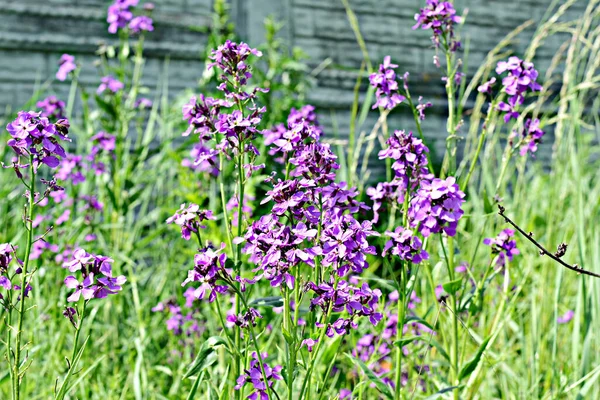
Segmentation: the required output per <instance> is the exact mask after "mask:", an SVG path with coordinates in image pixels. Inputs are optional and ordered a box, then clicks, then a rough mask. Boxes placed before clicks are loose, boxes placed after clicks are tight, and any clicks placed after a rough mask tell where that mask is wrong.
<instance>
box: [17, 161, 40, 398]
mask: <svg viewBox="0 0 600 400" xmlns="http://www.w3.org/2000/svg"><path fill="white" fill-rule="evenodd" d="M29 171H30V175H31V177H30V178H31V181H30V183H29V207H28V208H27V217H26V221H25V224H27V246H26V248H25V261H24V265H23V272H21V274H22V275H21V295H20V296H21V299H20V303H19V322H18V325H17V335H16V343H15V346H16V347H15V362H14V364H13V392H14V393H13V398H14V399H15V400H19V399H20V398H21V377H20V376H19V375H20V372H19V364H20V363H21V338H22V336H23V321H24V319H25V292H26V288H27V273H28V268H29V256H30V254H31V246H32V245H33V218H34V215H33V207H34V205H35V175H36V174H35V167H34V163H33V155H30V156H29Z"/></svg>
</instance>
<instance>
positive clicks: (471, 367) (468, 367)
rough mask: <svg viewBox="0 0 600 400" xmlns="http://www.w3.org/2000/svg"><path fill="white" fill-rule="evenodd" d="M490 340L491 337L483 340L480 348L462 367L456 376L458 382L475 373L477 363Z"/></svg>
mask: <svg viewBox="0 0 600 400" xmlns="http://www.w3.org/2000/svg"><path fill="white" fill-rule="evenodd" d="M491 338H492V337H491V336H489V337H488V338H487V339H485V340H484V341H483V343H481V346H479V349H478V350H477V354H475V357H473V358H472V359H471V360H470V361H469V362H468V363H466V364H465V366H464V367H462V369H461V370H460V373H459V374H458V380H459V381H462V380H463V379H464V378H466V377H467V376H469V375H471V374H472V373H473V371H475V368H477V365H479V362H480V361H481V356H482V355H483V352H484V351H485V348H486V347H487V345H488V343H489V341H490V339H491Z"/></svg>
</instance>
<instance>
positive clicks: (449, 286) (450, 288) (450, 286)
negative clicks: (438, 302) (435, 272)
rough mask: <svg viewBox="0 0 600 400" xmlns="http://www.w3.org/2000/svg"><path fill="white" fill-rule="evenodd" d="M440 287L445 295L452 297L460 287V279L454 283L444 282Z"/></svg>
mask: <svg viewBox="0 0 600 400" xmlns="http://www.w3.org/2000/svg"><path fill="white" fill-rule="evenodd" d="M442 287H443V288H444V291H445V292H446V293H448V294H449V295H454V294H456V292H458V291H459V290H460V288H461V287H462V278H459V279H457V280H454V281H450V282H446V283H444V284H443V285H442Z"/></svg>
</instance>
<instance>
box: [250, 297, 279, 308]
mask: <svg viewBox="0 0 600 400" xmlns="http://www.w3.org/2000/svg"><path fill="white" fill-rule="evenodd" d="M250 305H251V306H258V307H261V306H262V307H281V306H283V297H281V296H269V297H261V298H259V299H256V300H252V302H251V303H250Z"/></svg>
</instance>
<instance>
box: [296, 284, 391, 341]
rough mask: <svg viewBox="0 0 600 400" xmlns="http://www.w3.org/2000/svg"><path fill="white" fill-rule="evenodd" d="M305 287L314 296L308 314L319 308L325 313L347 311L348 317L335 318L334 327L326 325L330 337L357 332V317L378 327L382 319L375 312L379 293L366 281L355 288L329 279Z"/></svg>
mask: <svg viewBox="0 0 600 400" xmlns="http://www.w3.org/2000/svg"><path fill="white" fill-rule="evenodd" d="M306 288H307V290H310V291H312V292H313V293H314V297H313V298H312V300H311V302H310V307H309V308H310V310H311V311H312V310H314V309H315V308H316V307H319V308H320V309H321V311H322V312H323V313H327V311H328V310H329V309H330V308H331V311H332V312H336V313H338V312H343V311H346V312H348V315H349V317H347V318H338V319H337V320H336V321H335V322H334V323H333V324H331V323H330V324H327V325H326V335H327V336H329V337H332V336H333V335H334V334H336V333H337V334H338V335H345V334H347V333H348V332H349V330H350V329H356V328H357V327H358V324H357V322H356V319H357V318H360V317H366V318H368V319H369V321H370V322H371V324H373V325H377V323H378V322H379V321H380V320H381V319H382V318H383V315H382V314H381V313H379V312H377V310H376V309H377V303H378V302H379V299H380V297H381V291H380V290H379V289H375V290H371V288H370V287H369V285H368V284H367V283H366V282H365V283H363V285H362V286H361V287H356V286H352V285H350V284H349V283H348V282H346V281H343V280H342V281H339V282H337V284H336V283H335V282H334V280H333V278H332V279H330V281H329V282H322V283H321V284H319V285H316V284H315V283H313V282H308V284H307V285H306Z"/></svg>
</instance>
